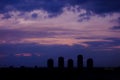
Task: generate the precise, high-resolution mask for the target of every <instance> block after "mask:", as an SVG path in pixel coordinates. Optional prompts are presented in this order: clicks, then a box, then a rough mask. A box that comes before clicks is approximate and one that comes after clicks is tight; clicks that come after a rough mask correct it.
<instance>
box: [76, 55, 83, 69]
mask: <svg viewBox="0 0 120 80" xmlns="http://www.w3.org/2000/svg"><path fill="white" fill-rule="evenodd" d="M77 67H78V69H82V68H83V56H82V55H78V56H77Z"/></svg>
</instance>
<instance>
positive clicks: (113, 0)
mask: <svg viewBox="0 0 120 80" xmlns="http://www.w3.org/2000/svg"><path fill="white" fill-rule="evenodd" d="M68 5H69V6H75V5H78V6H80V7H81V8H84V9H87V10H88V11H89V10H90V11H93V12H95V13H98V14H100V13H112V12H120V0H24V1H23V0H1V1H0V12H8V11H11V10H20V11H23V12H24V11H32V10H34V9H43V10H46V11H48V12H49V13H52V14H53V13H54V15H55V14H56V15H57V14H59V13H61V12H62V8H63V7H65V6H68Z"/></svg>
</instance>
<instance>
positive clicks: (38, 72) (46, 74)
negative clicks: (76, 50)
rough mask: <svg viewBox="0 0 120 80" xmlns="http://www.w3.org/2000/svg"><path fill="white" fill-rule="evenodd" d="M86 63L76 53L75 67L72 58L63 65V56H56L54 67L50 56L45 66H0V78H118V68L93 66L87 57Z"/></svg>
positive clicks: (49, 79) (108, 79) (2, 79)
mask: <svg viewBox="0 0 120 80" xmlns="http://www.w3.org/2000/svg"><path fill="white" fill-rule="evenodd" d="M86 63H87V67H84V66H83V56H82V55H78V56H77V67H74V61H73V60H72V59H68V60H67V67H65V65H64V64H65V63H64V57H58V67H54V60H53V59H51V58H50V59H48V60H47V67H46V68H42V67H38V66H35V67H34V68H31V67H25V66H21V67H20V68H15V67H13V66H10V67H8V68H0V80H7V78H9V79H10V80H13V79H15V80H25V79H27V80H28V79H33V80H120V68H95V67H94V62H93V59H92V58H88V59H87V60H86Z"/></svg>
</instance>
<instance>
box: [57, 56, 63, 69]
mask: <svg viewBox="0 0 120 80" xmlns="http://www.w3.org/2000/svg"><path fill="white" fill-rule="evenodd" d="M58 68H64V58H63V57H59V58H58Z"/></svg>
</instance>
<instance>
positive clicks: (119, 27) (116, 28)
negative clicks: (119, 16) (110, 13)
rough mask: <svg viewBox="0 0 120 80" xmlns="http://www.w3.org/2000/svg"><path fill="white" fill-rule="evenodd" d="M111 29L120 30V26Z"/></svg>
mask: <svg viewBox="0 0 120 80" xmlns="http://www.w3.org/2000/svg"><path fill="white" fill-rule="evenodd" d="M112 29H113V30H120V26H113V27H112Z"/></svg>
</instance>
